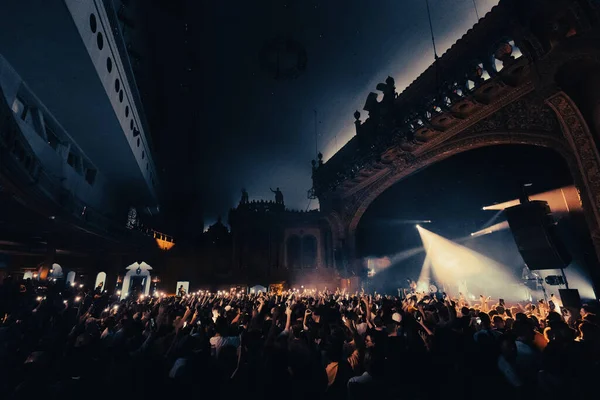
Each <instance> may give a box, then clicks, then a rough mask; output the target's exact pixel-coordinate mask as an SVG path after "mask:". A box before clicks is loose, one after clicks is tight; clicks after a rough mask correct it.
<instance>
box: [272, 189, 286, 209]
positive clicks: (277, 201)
mask: <svg viewBox="0 0 600 400" xmlns="http://www.w3.org/2000/svg"><path fill="white" fill-rule="evenodd" d="M271 192H273V193H275V204H281V205H283V193H281V190H279V188H277V189H275V190H273V189H271Z"/></svg>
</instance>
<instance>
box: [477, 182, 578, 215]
mask: <svg viewBox="0 0 600 400" xmlns="http://www.w3.org/2000/svg"><path fill="white" fill-rule="evenodd" d="M529 198H530V200H542V201H547V202H548V205H549V206H550V210H551V211H552V212H554V213H567V212H570V211H582V205H581V198H580V197H579V191H578V190H577V188H576V187H575V186H565V187H563V188H559V189H554V190H550V191H548V192H544V193H538V194H534V195H531V196H529ZM518 204H520V203H519V200H518V199H515V200H510V201H506V202H504V203H500V204H493V205H490V206H486V207H483V209H484V210H504V209H505V208H508V207H512V206H516V205H518Z"/></svg>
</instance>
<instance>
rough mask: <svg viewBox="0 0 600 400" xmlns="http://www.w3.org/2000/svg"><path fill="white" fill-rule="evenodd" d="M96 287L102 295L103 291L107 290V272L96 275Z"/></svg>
mask: <svg viewBox="0 0 600 400" xmlns="http://www.w3.org/2000/svg"><path fill="white" fill-rule="evenodd" d="M94 287H95V288H96V290H98V291H99V292H100V293H102V291H103V290H105V287H106V272H99V273H98V275H96V282H95V283H94Z"/></svg>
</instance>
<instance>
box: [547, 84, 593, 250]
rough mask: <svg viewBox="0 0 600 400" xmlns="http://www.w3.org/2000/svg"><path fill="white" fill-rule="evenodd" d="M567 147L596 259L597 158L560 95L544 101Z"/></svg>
mask: <svg viewBox="0 0 600 400" xmlns="http://www.w3.org/2000/svg"><path fill="white" fill-rule="evenodd" d="M546 103H547V104H548V105H549V106H550V107H551V108H552V110H554V112H555V113H556V116H557V118H558V120H559V123H560V125H561V128H562V131H563V134H564V136H565V138H566V141H567V142H568V145H569V147H570V154H571V158H572V159H573V161H574V164H575V165H574V166H572V167H571V166H570V168H571V171H572V174H573V176H574V177H575V180H576V182H577V183H578V186H579V189H580V191H581V194H582V196H581V201H582V202H583V205H584V207H583V208H584V211H585V213H586V219H587V221H588V227H589V229H590V233H591V235H592V241H593V243H594V247H595V248H596V254H597V255H600V154H599V153H598V149H597V147H596V145H595V142H594V138H593V136H592V134H591V132H590V129H589V127H588V125H587V123H586V122H585V119H584V118H583V115H582V114H581V112H580V111H579V109H578V108H577V106H576V105H575V103H574V102H573V101H572V100H571V98H570V97H569V96H568V95H567V94H566V93H564V92H558V93H556V94H554V95H553V96H551V97H550V98H548V100H546Z"/></svg>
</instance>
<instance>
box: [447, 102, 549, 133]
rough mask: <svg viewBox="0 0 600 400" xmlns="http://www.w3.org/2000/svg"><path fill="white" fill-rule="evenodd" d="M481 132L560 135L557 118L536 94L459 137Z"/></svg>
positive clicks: (510, 106)
mask: <svg viewBox="0 0 600 400" xmlns="http://www.w3.org/2000/svg"><path fill="white" fill-rule="evenodd" d="M481 132H545V133H549V134H553V135H560V129H559V126H558V121H557V120H556V116H555V115H554V113H553V112H552V110H551V109H550V108H549V107H548V106H547V105H546V104H544V100H543V99H542V98H541V97H540V96H538V95H537V94H536V93H535V92H532V93H530V94H528V95H526V96H523V97H521V98H520V99H518V100H516V101H515V102H513V103H510V104H508V105H506V106H504V107H502V108H500V109H499V110H497V111H496V112H495V113H494V114H492V115H490V116H489V117H487V118H485V119H483V120H481V121H479V122H477V123H476V124H474V125H472V126H470V127H469V128H467V129H465V130H464V131H463V132H461V133H460V134H459V135H457V136H459V137H464V136H468V135H471V134H473V133H481Z"/></svg>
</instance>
